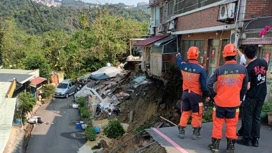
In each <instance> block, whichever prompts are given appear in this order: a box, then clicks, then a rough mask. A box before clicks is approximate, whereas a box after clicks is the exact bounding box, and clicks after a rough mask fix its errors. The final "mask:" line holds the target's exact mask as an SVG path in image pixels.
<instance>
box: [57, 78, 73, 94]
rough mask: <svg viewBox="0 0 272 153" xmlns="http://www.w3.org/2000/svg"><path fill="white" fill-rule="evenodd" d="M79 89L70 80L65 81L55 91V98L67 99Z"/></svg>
mask: <svg viewBox="0 0 272 153" xmlns="http://www.w3.org/2000/svg"><path fill="white" fill-rule="evenodd" d="M76 91H77V87H76V85H75V84H74V82H72V81H71V80H70V79H67V80H64V81H62V82H60V83H59V85H58V86H57V88H56V90H55V97H66V98H68V97H69V96H70V95H72V94H74V93H76Z"/></svg>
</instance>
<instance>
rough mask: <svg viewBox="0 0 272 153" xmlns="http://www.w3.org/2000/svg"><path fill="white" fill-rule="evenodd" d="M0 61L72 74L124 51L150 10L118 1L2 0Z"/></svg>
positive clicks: (140, 30)
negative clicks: (56, 2)
mask: <svg viewBox="0 0 272 153" xmlns="http://www.w3.org/2000/svg"><path fill="white" fill-rule="evenodd" d="M0 16H1V20H0V65H3V66H4V68H22V69H36V68H39V69H40V72H41V74H40V75H41V76H43V77H46V78H48V77H49V74H50V73H51V72H52V71H64V72H65V74H66V77H76V76H79V75H81V74H83V73H86V72H90V71H94V70H96V69H98V68H100V67H101V66H104V65H105V63H107V62H110V63H113V64H114V63H116V62H117V61H118V60H119V59H118V58H120V57H121V58H122V56H124V55H126V54H127V52H128V40H129V38H132V37H139V36H142V35H146V34H147V23H148V22H147V21H148V19H149V15H148V14H147V13H146V12H144V11H141V10H138V11H137V10H129V9H124V8H122V7H121V6H118V5H105V6H102V7H99V8H92V9H91V8H78V9H76V8H72V7H59V8H55V7H47V6H44V5H41V4H37V3H34V2H33V3H31V2H30V1H29V0H22V1H18V0H4V1H0Z"/></svg>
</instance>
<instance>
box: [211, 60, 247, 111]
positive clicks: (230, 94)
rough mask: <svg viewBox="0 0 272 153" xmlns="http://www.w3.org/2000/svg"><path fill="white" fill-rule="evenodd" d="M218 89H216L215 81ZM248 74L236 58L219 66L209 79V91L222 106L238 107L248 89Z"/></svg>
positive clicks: (216, 102)
mask: <svg viewBox="0 0 272 153" xmlns="http://www.w3.org/2000/svg"><path fill="white" fill-rule="evenodd" d="M215 82H217V83H216V87H215V88H216V91H214V83H215ZM247 83H248V75H247V70H246V68H245V67H244V66H242V65H240V64H237V63H236V61H235V60H232V61H227V62H226V63H225V64H224V65H223V66H221V67H218V68H217V69H216V70H215V71H214V73H213V74H212V76H211V77H210V78H209V79H208V80H207V88H208V91H209V92H210V93H211V95H212V96H214V100H215V104H216V105H217V106H220V107H238V106H240V102H241V101H242V100H243V97H244V95H245V93H246V90H247Z"/></svg>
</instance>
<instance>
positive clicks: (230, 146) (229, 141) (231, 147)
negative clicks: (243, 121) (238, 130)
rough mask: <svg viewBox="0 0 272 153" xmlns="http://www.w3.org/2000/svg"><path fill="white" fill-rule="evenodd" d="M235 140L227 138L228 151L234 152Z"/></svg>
mask: <svg viewBox="0 0 272 153" xmlns="http://www.w3.org/2000/svg"><path fill="white" fill-rule="evenodd" d="M235 141H236V140H234V139H228V138H227V152H231V153H233V152H234V150H235V147H234V144H235Z"/></svg>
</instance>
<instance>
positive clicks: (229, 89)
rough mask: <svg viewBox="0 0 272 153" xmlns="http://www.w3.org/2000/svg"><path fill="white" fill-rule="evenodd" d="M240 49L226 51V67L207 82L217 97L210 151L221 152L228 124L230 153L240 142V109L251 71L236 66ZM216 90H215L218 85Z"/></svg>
mask: <svg viewBox="0 0 272 153" xmlns="http://www.w3.org/2000/svg"><path fill="white" fill-rule="evenodd" d="M236 55H237V48H236V46H235V45H233V44H227V45H226V46H225V47H224V51H223V57H224V59H225V60H226V62H225V64H224V65H222V66H220V67H218V68H217V69H216V70H215V71H214V73H213V74H212V75H211V77H210V78H209V79H208V80H207V88H208V91H209V92H210V94H211V96H212V97H214V101H215V107H214V108H213V128H212V136H211V137H212V144H210V145H209V148H210V150H212V151H213V152H218V151H219V150H218V149H219V143H220V140H221V139H222V127H223V124H224V122H226V137H227V151H230V152H233V151H234V150H235V147H234V143H235V141H236V139H237V138H238V137H237V135H236V126H237V123H238V116H239V107H240V104H241V101H242V100H243V97H244V95H245V93H246V90H247V82H248V76H247V70H246V68H245V67H244V66H242V65H240V64H237V63H236V60H235V58H236ZM215 83H216V85H215V90H214V84H215Z"/></svg>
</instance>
